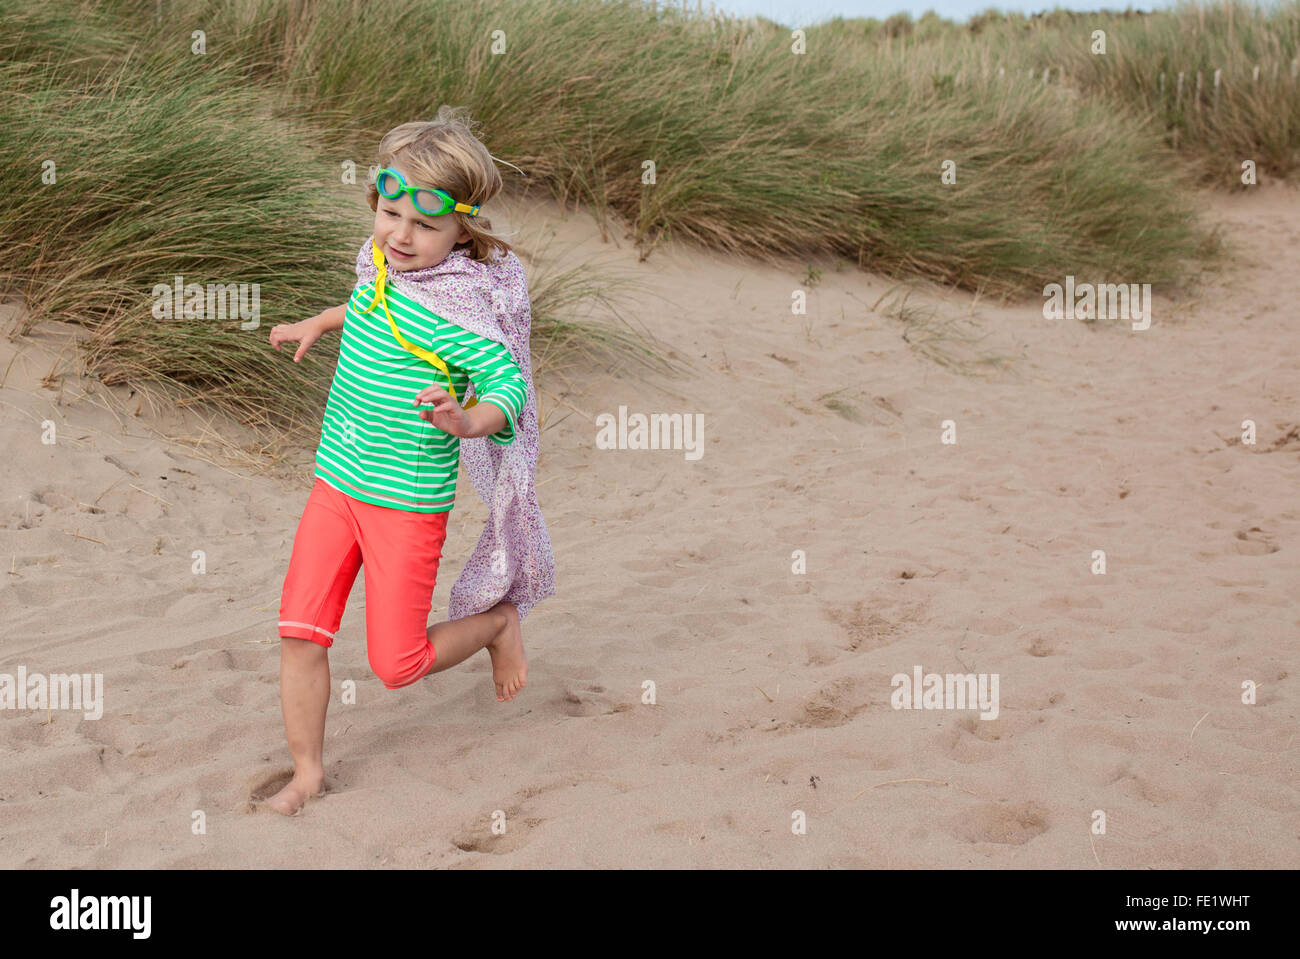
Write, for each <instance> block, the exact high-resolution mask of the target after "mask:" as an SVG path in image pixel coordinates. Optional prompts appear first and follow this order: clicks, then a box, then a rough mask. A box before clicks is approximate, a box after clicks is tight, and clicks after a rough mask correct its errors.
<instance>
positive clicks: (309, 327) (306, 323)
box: [271, 303, 347, 363]
mask: <svg viewBox="0 0 1300 959" xmlns="http://www.w3.org/2000/svg"><path fill="white" fill-rule="evenodd" d="M346 313H347V304H346V303H344V304H343V305H342V306H334V307H330V308H329V309H328V310H325V311H324V312H322V313H318V314H316V315H315V316H313V317H312V318H311V319H307V320H303V321H302V322H300V323H290V324H281V325H279V326H273V327H271V345H272V346H273V347H275V348H276V349H277V350H278V349H279V348H280V344H281V343H289V342H295V343H298V344H299V345H298V350H297V352H295V353H294V355H293V361H294V362H295V363H297V362H298V361H299V360H301V359H302V357H303V354H304V353H306V352H307V351H308V350H309V349H311V347H312V345H313V344H314V343H315V342H316V341H317V340H319V339H320V338H321V336H322V335H323V334H325V333H326V332H328V331H329V330H341V329H343V319H344V316H345V315H346Z"/></svg>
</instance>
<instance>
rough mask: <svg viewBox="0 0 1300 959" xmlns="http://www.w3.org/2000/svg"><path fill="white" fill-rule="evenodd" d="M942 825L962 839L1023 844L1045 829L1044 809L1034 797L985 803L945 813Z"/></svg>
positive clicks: (974, 841)
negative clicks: (1007, 801)
mask: <svg viewBox="0 0 1300 959" xmlns="http://www.w3.org/2000/svg"><path fill="white" fill-rule="evenodd" d="M943 825H944V827H945V828H946V829H947V830H948V833H949V835H951V836H953V837H954V838H956V839H959V840H961V841H962V842H969V843H977V842H995V843H1000V844H1003V845H1008V846H1023V845H1024V844H1025V843H1027V842H1029V840H1031V839H1033V838H1034V837H1035V836H1041V835H1042V834H1043V833H1044V832H1046V831H1047V809H1046V807H1044V806H1042V805H1041V804H1039V803H1036V802H1033V801H1030V802H1022V803H984V804H982V805H980V806H977V807H976V808H974V809H968V810H964V811H962V812H961V813H959V814H957V815H953V816H950V817H948V818H947V819H946V820H944V822H943Z"/></svg>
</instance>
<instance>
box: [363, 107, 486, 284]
mask: <svg viewBox="0 0 1300 959" xmlns="http://www.w3.org/2000/svg"><path fill="white" fill-rule="evenodd" d="M471 124H473V121H472V120H471V119H470V118H469V114H468V111H467V110H466V109H465V108H464V107H451V106H446V105H444V106H442V107H440V108H439V109H438V116H437V118H436V119H434V120H428V121H425V120H415V121H412V122H410V123H403V124H402V125H401V126H396V127H393V129H391V130H389V131H388V132H387V133H385V134H384V137H383V139H382V140H380V141H379V166H381V167H387V166H395V165H399V166H401V168H402V170H403V172H404V173H406V174H407V176H408V182H410V183H411V184H412V185H418V186H431V187H438V188H439V189H442V190H446V191H447V192H448V193H450V194H451V196H452V198H453V199H455V200H457V201H459V202H461V203H468V204H470V205H471V206H483V205H485V204H486V203H487V202H488V201H489V200H491V199H492V198H493V197H494V196H496V195H497V194H498V193H500V192H501V187H502V182H501V174H500V173H499V172H497V168H496V165H495V164H494V162H493V161H494V160H495V158H494V157H493V156H492V154H491V153H489V152H488V148H487V147H486V146H484V145H483V141H482V140H480V139H479V138H478V137H477V136H476V135H475V133H474V131H473V129H472V126H471ZM366 202H367V203H369V204H370V209H372V210H375V211H378V209H379V191H378V190H377V189H375V184H374V183H373V182H372V183H370V185H369V186H368V187H367V188H366ZM443 215H444V216H450V217H455V219H456V222H457V223H458V224H459V225H460V226H462V227H464V229H465V231H466V232H467V233H468V234H469V237H470V238H469V241H468V242H467V243H457V244H456V246H455V247H454V248H453V249H463V250H466V251H468V253H469V255H470V256H471V257H473V258H474V259H475V260H478V261H480V262H486V261H487V260H489V259H490V258H491V256H492V251H493V249H497V250H500V251H501V253H502V255H504V254H506V253H509V252H511V246H510V244H509V243H507V242H506V241H505V240H504V239H502V238H501V237H500V236H498V235H496V234H495V233H493V232H492V221H491V220H489V219H488V218H487V217H485V216H484V215H483V211H482V210H480V211H479V214H478V216H476V217H471V216H467V215H466V214H464V213H457V212H455V211H453V212H451V213H445V214H443Z"/></svg>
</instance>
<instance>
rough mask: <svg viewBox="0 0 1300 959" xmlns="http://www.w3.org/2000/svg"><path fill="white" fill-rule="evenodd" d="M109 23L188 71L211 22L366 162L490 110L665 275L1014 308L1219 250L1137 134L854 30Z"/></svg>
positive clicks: (506, 153)
mask: <svg viewBox="0 0 1300 959" xmlns="http://www.w3.org/2000/svg"><path fill="white" fill-rule="evenodd" d="M103 7H104V8H105V9H112V10H115V11H117V12H118V14H119V15H120V16H123V17H129V18H130V19H131V22H132V23H134V24H136V25H137V26H139V27H140V28H141V29H144V26H143V25H144V24H146V23H152V24H153V26H152V27H151V28H149V29H150V31H151V32H148V33H147V36H148V37H149V38H150V39H149V41H148V42H150V43H153V44H154V45H156V46H158V47H159V48H166V49H171V50H174V51H178V52H177V53H176V54H175V55H177V56H182V55H186V54H184V53H183V52H181V51H184V50H185V49H186V44H187V42H188V39H187V38H188V37H189V35H190V32H191V31H192V30H193V29H194V28H195V26H196V25H197V24H203V25H204V29H206V30H207V36H208V39H209V51H210V52H209V56H210V57H215V58H217V59H219V60H223V61H224V62H228V63H229V64H231V65H232V66H234V67H235V68H236V69H238V70H240V71H241V72H242V73H243V74H244V75H245V76H247V77H248V78H249V79H250V80H253V81H257V82H261V83H265V84H267V85H268V86H269V87H271V88H273V89H275V90H277V91H280V92H281V93H282V96H283V99H282V100H281V104H282V106H283V108H284V109H285V110H288V111H293V112H295V113H296V115H299V116H310V117H311V118H313V120H314V121H315V122H318V123H320V124H322V125H323V126H325V127H326V128H327V129H329V130H330V131H331V132H332V133H334V134H335V135H336V136H337V138H338V140H337V143H338V148H339V150H340V151H343V154H344V155H351V156H354V157H355V158H356V159H358V161H360V160H361V159H363V158H365V157H367V156H368V153H367V151H368V150H369V149H370V147H371V145H372V144H373V141H374V138H375V137H376V135H377V133H378V132H382V131H383V130H385V129H387V128H389V127H390V126H393V125H396V124H397V123H400V122H404V121H406V120H409V119H411V118H412V117H419V116H426V115H429V114H431V112H432V110H433V109H436V105H437V104H439V103H444V102H446V103H464V104H468V105H470V106H471V109H472V111H473V113H474V115H475V117H476V118H477V119H479V120H480V121H482V123H483V128H482V131H483V134H484V137H485V139H486V141H487V142H488V143H489V144H490V145H491V146H492V148H493V150H494V152H495V153H496V155H498V156H500V157H502V158H503V159H506V160H508V161H509V162H510V163H512V164H514V165H515V166H518V167H520V168H521V169H522V170H523V171H524V172H525V174H526V179H525V180H523V181H522V182H523V183H526V184H537V185H539V186H542V187H544V188H546V189H548V190H549V191H550V192H551V193H552V194H553V195H554V196H555V197H556V198H557V199H560V200H562V201H568V200H570V199H574V200H579V201H582V202H584V203H586V204H588V205H590V206H591V207H592V208H593V209H594V210H596V211H597V212H598V213H600V214H605V213H608V214H609V215H611V219H612V218H613V217H617V218H618V219H619V220H621V221H622V222H623V223H624V224H626V227H627V229H628V231H629V232H630V234H631V235H632V236H633V237H634V238H635V240H636V241H637V242H638V243H639V244H640V245H641V249H642V251H643V253H645V254H648V253H649V252H650V251H652V250H653V249H654V247H655V245H656V244H657V243H659V242H661V241H662V240H664V239H665V238H667V237H672V238H674V239H677V240H688V241H693V242H697V243H700V244H703V245H706V246H709V247H712V248H715V249H722V250H727V251H730V252H734V253H742V254H751V255H756V256H761V257H766V258H768V259H770V260H771V261H773V262H781V263H789V261H790V258H791V257H795V256H797V257H807V258H812V257H817V256H819V255H823V254H832V255H835V254H837V255H841V256H845V257H848V258H849V259H851V260H852V261H853V262H855V263H857V264H859V265H860V266H863V267H867V268H870V269H873V270H877V271H880V272H883V273H886V274H889V275H895V276H907V275H918V274H919V275H921V276H924V277H927V278H930V279H933V280H936V281H938V282H942V283H951V284H956V285H958V286H961V287H965V288H970V289H980V290H984V291H986V292H988V293H993V294H1008V295H1015V294H1027V293H1030V294H1036V293H1039V292H1041V289H1042V286H1043V284H1044V283H1045V282H1047V280H1048V278H1052V277H1059V276H1061V275H1064V274H1065V273H1067V272H1071V273H1075V274H1090V275H1106V276H1115V275H1123V276H1132V277H1134V278H1138V277H1140V278H1141V279H1142V281H1144V282H1153V283H1162V282H1169V281H1177V280H1179V279H1181V278H1183V276H1184V275H1185V272H1184V270H1183V264H1184V262H1185V261H1186V260H1187V259H1188V258H1190V257H1194V256H1197V255H1200V254H1204V253H1205V252H1206V251H1207V249H1208V246H1207V244H1208V238H1207V236H1206V234H1204V233H1203V232H1202V231H1201V230H1200V229H1199V228H1198V227H1197V225H1196V221H1195V218H1194V211H1193V210H1192V209H1190V206H1189V204H1188V203H1187V202H1186V201H1185V200H1184V199H1182V198H1181V197H1180V194H1179V188H1180V186H1182V185H1184V184H1183V181H1182V180H1181V178H1180V175H1179V169H1178V167H1177V165H1176V164H1173V163H1170V162H1167V161H1168V159H1169V158H1168V156H1167V155H1166V151H1165V150H1164V148H1163V147H1162V145H1161V144H1160V142H1159V135H1158V133H1156V132H1154V131H1151V130H1148V129H1145V128H1144V127H1143V126H1142V124H1140V123H1139V122H1138V121H1137V120H1133V119H1129V118H1127V117H1125V116H1117V115H1116V113H1115V111H1114V110H1113V109H1110V108H1108V107H1105V106H1100V105H1092V104H1089V103H1083V104H1080V103H1078V102H1077V101H1076V100H1074V99H1071V98H1068V97H1063V96H1062V95H1061V91H1060V90H1053V89H1046V90H1045V89H1043V88H1042V86H1041V85H1034V84H1028V83H1026V84H1012V83H1003V84H1000V85H998V84H996V83H995V82H993V81H991V80H971V81H970V82H962V83H955V82H954V83H944V82H942V77H944V76H946V75H949V74H951V73H952V72H953V71H952V69H951V66H950V64H949V63H947V62H946V61H944V60H943V59H942V58H941V57H940V56H939V55H938V54H935V53H930V54H926V53H925V52H924V51H921V52H919V53H918V54H917V57H921V58H925V57H927V56H928V57H930V59H929V60H923V61H921V62H918V60H917V59H916V58H915V57H913V58H910V59H909V60H908V61H907V62H900V59H899V58H898V57H895V56H883V57H882V56H879V55H877V54H878V51H876V50H875V49H873V48H872V47H871V46H869V45H868V44H865V43H864V42H863V41H862V39H861V37H859V36H855V35H853V34H852V33H851V32H843V31H841V32H838V33H837V32H836V31H835V30H833V29H829V28H817V29H814V30H811V31H809V36H808V48H807V52H806V53H803V54H795V53H792V50H791V40H790V36H789V34H788V32H787V31H785V30H783V29H780V28H779V27H777V28H774V25H771V24H759V25H758V26H757V27H754V26H752V25H751V24H749V23H748V22H746V21H742V20H734V19H726V18H719V19H716V20H700V19H699V18H694V17H691V16H683V15H682V13H681V11H680V10H679V9H677V8H673V7H667V6H660V7H659V8H658V9H657V10H656V9H652V8H651V7H650V6H648V5H645V4H641V3H634V2H600V0H570V2H564V3H557V2H554V0H512V2H501V0H482V2H476V3H474V4H464V3H460V2H452V0H388V2H385V3H383V4H372V3H369V2H366V0H320V2H317V3H314V4H310V5H301V4H288V5H286V4H285V3H283V2H281V0H245V2H242V3H239V4H232V3H228V2H224V0H218V2H206V3H205V2H198V3H194V4H190V5H186V7H185V10H186V15H185V16H167V17H164V18H162V19H161V20H160V21H157V22H156V23H155V22H154V21H153V19H152V11H153V7H154V4H153V3H152V2H151V0H105V2H104V3H103ZM289 10H294V11H298V12H299V13H300V14H301V16H291V15H289V14H288V13H287V12H286V11H289ZM494 40H495V42H497V43H498V44H500V43H504V52H501V53H497V54H494V53H493V43H494ZM498 49H500V47H499V46H498ZM966 55H967V56H969V55H971V54H969V53H968V54H966ZM918 68H919V69H918ZM936 77H937V78H940V80H939V82H936ZM963 79H965V78H963ZM949 159H950V160H952V161H954V162H955V163H956V164H957V169H958V180H957V184H956V185H955V186H952V185H945V184H943V183H942V182H941V180H940V164H941V163H942V162H943V161H944V160H949ZM648 163H653V164H654V168H653V173H654V180H655V182H654V183H646V182H643V176H646V177H647V178H648V174H647V172H646V171H647V164H648ZM609 228H610V229H612V228H614V226H613V225H612V224H611V225H610V226H609Z"/></svg>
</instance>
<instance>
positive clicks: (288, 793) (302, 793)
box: [266, 772, 325, 816]
mask: <svg viewBox="0 0 1300 959" xmlns="http://www.w3.org/2000/svg"><path fill="white" fill-rule="evenodd" d="M324 785H325V774H324V773H323V772H321V773H319V774H318V775H316V776H314V777H308V776H304V777H301V778H300V777H299V776H298V774H297V773H294V776H293V778H292V779H291V780H289V782H288V784H287V785H285V787H284V788H283V789H281V790H280V791H279V792H278V793H276V794H275V795H274V796H272V797H271V798H270V799H268V800H266V805H267V806H269V807H271V808H272V809H274V810H275V811H276V812H278V813H280V814H282V815H285V816H296V815H298V813H300V812H302V807H303V806H304V805H305V804H306V802H307V800H308V799H309V798H312V797H319V796H323V795H325V790H324V788H323V787H324Z"/></svg>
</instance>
